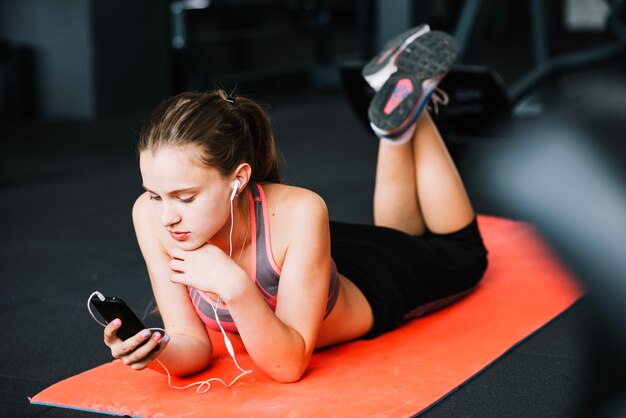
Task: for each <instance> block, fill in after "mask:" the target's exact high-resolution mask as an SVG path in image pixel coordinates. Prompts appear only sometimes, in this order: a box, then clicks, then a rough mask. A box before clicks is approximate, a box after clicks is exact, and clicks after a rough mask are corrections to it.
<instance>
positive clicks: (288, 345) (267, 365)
mask: <svg viewBox="0 0 626 418" xmlns="http://www.w3.org/2000/svg"><path fill="white" fill-rule="evenodd" d="M243 283H244V284H243V286H241V287H240V289H239V290H238V291H237V292H236V293H234V294H232V295H231V296H230V297H227V299H224V302H225V303H226V305H227V306H228V309H229V311H230V314H231V316H232V317H233V320H234V321H235V323H236V324H237V330H238V331H239V335H240V336H241V339H242V341H243V343H244V345H245V347H246V350H247V352H248V354H249V355H250V357H251V358H252V360H253V361H254V363H255V364H256V365H257V366H259V367H260V368H261V369H263V371H265V372H266V373H267V374H268V375H269V376H270V377H271V378H272V379H274V380H276V381H278V382H285V383H286V382H295V381H297V380H299V379H300V378H301V377H302V375H303V374H304V371H305V370H306V368H307V366H308V363H309V360H310V358H311V354H312V352H313V347H307V346H306V344H305V340H304V338H303V337H302V335H300V333H298V332H297V331H296V330H295V329H294V328H292V327H290V326H288V325H286V324H284V323H283V322H282V321H281V320H280V319H279V318H278V317H277V316H276V314H275V313H274V312H273V311H272V310H271V309H270V307H269V306H268V305H267V303H266V302H265V301H264V300H263V298H262V297H261V296H260V294H259V291H258V290H257V289H256V288H255V286H254V284H253V282H252V281H251V280H249V279H248V280H246V281H245V282H243ZM312 345H314V344H312Z"/></svg>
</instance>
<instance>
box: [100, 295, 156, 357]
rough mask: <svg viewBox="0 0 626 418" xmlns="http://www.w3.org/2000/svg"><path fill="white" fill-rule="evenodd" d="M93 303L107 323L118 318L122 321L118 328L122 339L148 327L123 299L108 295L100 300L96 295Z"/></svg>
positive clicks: (118, 333)
mask: <svg viewBox="0 0 626 418" xmlns="http://www.w3.org/2000/svg"><path fill="white" fill-rule="evenodd" d="M91 303H93V306H95V307H96V309H97V310H98V312H100V315H102V317H103V318H104V319H105V321H107V324H108V323H109V322H111V321H113V320H115V319H116V318H119V319H120V320H121V321H122V326H121V327H120V328H119V329H118V330H117V335H118V336H119V337H120V338H121V339H122V340H126V339H128V338H130V337H132V336H134V335H136V334H137V333H138V332H139V331H142V330H144V329H146V327H145V326H144V324H143V323H142V322H141V320H140V319H139V318H137V315H135V313H134V312H133V311H132V309H130V308H129V307H128V305H127V304H126V302H124V301H123V300H122V299H119V298H115V297H109V296H107V297H105V298H104V300H100V299H98V298H97V297H94V298H92V299H91ZM157 347H158V346H157Z"/></svg>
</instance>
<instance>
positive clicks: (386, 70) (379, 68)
mask: <svg viewBox="0 0 626 418" xmlns="http://www.w3.org/2000/svg"><path fill="white" fill-rule="evenodd" d="M429 31H430V27H429V26H428V25H427V24H422V25H420V26H418V27H416V28H413V29H409V30H407V31H405V32H402V33H401V34H399V35H397V36H395V37H393V38H392V39H391V40H389V41H388V42H387V43H386V44H385V46H384V47H383V50H382V52H380V53H379V54H378V55H377V56H375V57H374V58H373V59H372V60H371V61H370V62H368V63H367V64H366V65H365V66H364V67H363V70H362V71H361V75H362V76H363V78H364V79H365V81H367V82H368V84H369V85H370V86H371V87H372V88H373V89H374V90H379V89H380V87H381V86H382V85H383V84H384V83H385V81H387V79H388V78H389V77H390V76H391V74H393V73H394V72H395V71H396V70H397V67H396V65H395V61H396V58H397V56H398V54H400V53H401V52H402V51H403V50H404V48H403V45H404V44H405V43H406V44H407V45H408V44H410V43H411V42H413V41H414V40H415V39H416V38H417V37H419V36H422V35H424V34H425V33H428V32H429Z"/></svg>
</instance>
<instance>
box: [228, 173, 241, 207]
mask: <svg viewBox="0 0 626 418" xmlns="http://www.w3.org/2000/svg"><path fill="white" fill-rule="evenodd" d="M239 187H241V182H240V181H239V179H235V180H234V181H233V192H232V193H231V194H230V201H231V202H232V201H233V199H234V198H235V196H237V192H238V191H239Z"/></svg>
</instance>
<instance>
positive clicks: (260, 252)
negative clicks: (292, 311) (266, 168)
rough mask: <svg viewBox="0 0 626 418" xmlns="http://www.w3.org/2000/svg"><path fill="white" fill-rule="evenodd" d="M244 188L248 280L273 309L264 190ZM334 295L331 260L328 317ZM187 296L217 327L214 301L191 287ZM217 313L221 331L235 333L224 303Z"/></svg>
mask: <svg viewBox="0 0 626 418" xmlns="http://www.w3.org/2000/svg"><path fill="white" fill-rule="evenodd" d="M247 190H248V199H249V202H250V228H251V231H250V234H251V236H252V237H255V239H253V240H252V253H253V254H256V257H255V258H254V260H253V266H252V280H253V281H254V284H255V285H256V287H257V289H258V290H259V292H260V293H261V296H262V297H263V299H265V302H267V304H268V305H269V306H270V307H271V308H272V310H276V303H277V296H276V295H277V294H278V282H279V280H280V269H279V268H278V266H277V265H276V263H275V262H274V257H273V255H272V248H271V245H270V230H269V221H268V214H267V202H266V198H265V193H264V192H263V188H262V187H261V185H260V184H258V183H253V184H251V185H250V187H248V188H247ZM338 296H339V278H338V277H337V266H336V265H335V262H334V261H333V260H332V259H331V266H330V287H329V290H328V301H327V304H326V314H325V316H328V314H329V313H330V312H331V311H332V309H333V307H334V306H335V303H336V302H337V297H338ZM189 297H190V298H191V301H192V302H193V305H194V306H195V308H196V312H197V313H198V316H199V317H200V319H201V320H202V322H204V324H205V325H206V326H207V327H209V328H211V329H213V330H216V331H219V326H218V325H217V321H216V320H215V314H214V312H213V308H212V306H211V305H212V304H215V302H213V301H209V299H208V296H207V295H206V294H204V293H203V292H200V291H198V290H196V289H194V288H191V287H190V288H189ZM217 314H218V315H219V319H220V322H221V324H222V326H223V327H224V330H225V331H227V332H234V333H236V332H237V326H236V325H235V322H234V321H233V318H232V317H231V316H230V312H229V311H228V308H227V307H226V305H223V304H219V305H218V306H217Z"/></svg>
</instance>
